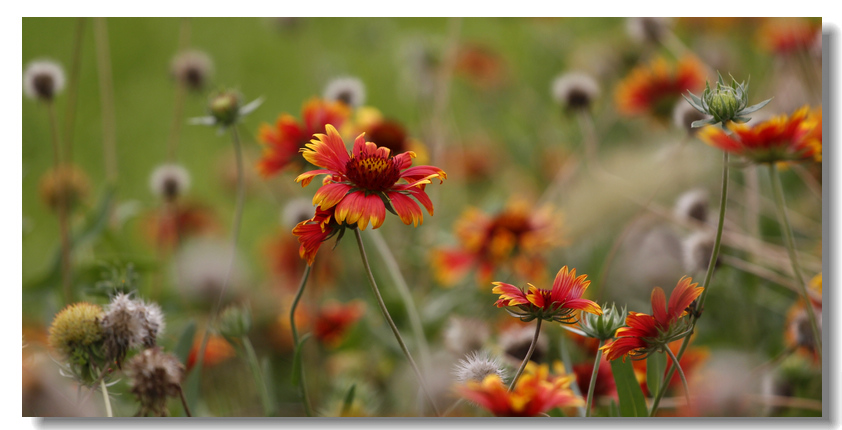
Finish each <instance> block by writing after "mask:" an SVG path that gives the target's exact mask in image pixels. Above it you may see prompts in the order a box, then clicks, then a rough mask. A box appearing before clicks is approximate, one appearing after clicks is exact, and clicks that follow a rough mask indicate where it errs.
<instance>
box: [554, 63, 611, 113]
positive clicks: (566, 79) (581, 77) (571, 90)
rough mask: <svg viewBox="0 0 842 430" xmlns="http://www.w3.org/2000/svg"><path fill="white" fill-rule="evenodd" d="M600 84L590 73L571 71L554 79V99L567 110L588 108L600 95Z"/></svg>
mask: <svg viewBox="0 0 842 430" xmlns="http://www.w3.org/2000/svg"><path fill="white" fill-rule="evenodd" d="M599 93H600V90H599V84H598V83H597V82H596V80H595V79H594V78H593V77H591V76H590V75H588V74H586V73H582V72H570V73H565V74H563V75H559V76H558V77H557V78H555V80H554V81H553V85H552V96H553V99H554V100H555V101H556V103H558V104H559V105H561V106H562V107H563V108H564V109H567V110H586V109H588V108H589V107H590V106H591V104H592V103H593V102H594V100H596V99H597V98H598V97H599Z"/></svg>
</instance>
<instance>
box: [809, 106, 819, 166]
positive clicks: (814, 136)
mask: <svg viewBox="0 0 842 430" xmlns="http://www.w3.org/2000/svg"><path fill="white" fill-rule="evenodd" d="M810 119H811V120H812V121H814V122H815V126H814V127H813V130H811V131H810V133H808V134H807V137H806V140H807V145H809V146H810V148H811V150H812V152H813V158H814V159H815V160H816V161H818V162H819V163H821V162H822V108H821V107H819V108H818V109H814V110H812V111H810Z"/></svg>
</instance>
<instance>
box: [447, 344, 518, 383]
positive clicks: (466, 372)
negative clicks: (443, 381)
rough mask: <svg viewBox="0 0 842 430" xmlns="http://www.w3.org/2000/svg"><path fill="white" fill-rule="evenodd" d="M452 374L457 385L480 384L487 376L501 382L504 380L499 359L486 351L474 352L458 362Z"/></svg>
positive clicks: (501, 363)
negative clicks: (470, 382) (469, 382)
mask: <svg viewBox="0 0 842 430" xmlns="http://www.w3.org/2000/svg"><path fill="white" fill-rule="evenodd" d="M453 374H454V375H455V376H456V380H457V381H459V383H462V384H464V383H467V382H468V381H475V382H482V381H483V380H485V378H486V377H487V376H490V375H497V377H499V378H500V379H501V380H503V379H506V370H505V368H504V367H503V362H502V361H501V360H500V358H499V357H492V356H491V353H490V352H488V351H485V350H483V351H474V352H472V353H470V354H469V355H468V356H467V357H465V358H463V359H461V360H459V363H457V364H456V367H455V368H454V369H453Z"/></svg>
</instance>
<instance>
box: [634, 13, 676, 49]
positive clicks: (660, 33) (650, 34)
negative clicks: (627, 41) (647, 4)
mask: <svg viewBox="0 0 842 430" xmlns="http://www.w3.org/2000/svg"><path fill="white" fill-rule="evenodd" d="M671 22H672V19H671V18H665V17H631V18H626V32H627V33H628V34H629V36H631V38H632V39H634V40H635V41H637V42H638V43H650V44H653V45H656V44H658V43H660V42H661V39H663V37H664V35H665V34H666V33H667V31H669V26H670V24H671Z"/></svg>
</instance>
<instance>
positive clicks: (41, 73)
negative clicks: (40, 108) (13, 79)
mask: <svg viewBox="0 0 842 430" xmlns="http://www.w3.org/2000/svg"><path fill="white" fill-rule="evenodd" d="M63 89H64V69H62V67H61V65H60V64H59V63H57V62H55V61H52V60H35V61H32V62H30V63H29V64H27V65H26V69H25V70H24V71H23V93H24V94H25V95H26V96H27V97H29V98H31V99H33V100H42V101H46V102H49V101H52V100H53V98H55V96H56V94H58V93H60V92H61V91H62V90H63Z"/></svg>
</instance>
